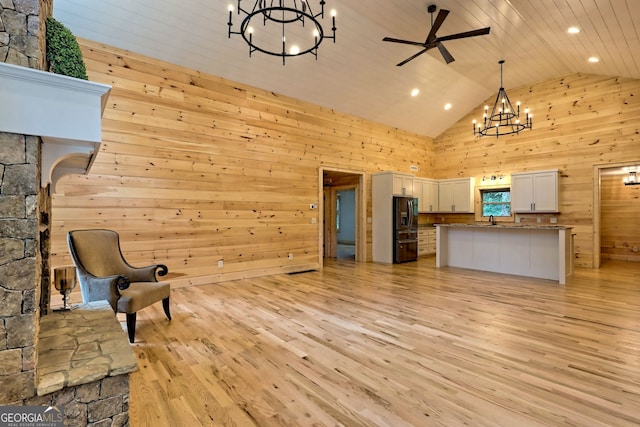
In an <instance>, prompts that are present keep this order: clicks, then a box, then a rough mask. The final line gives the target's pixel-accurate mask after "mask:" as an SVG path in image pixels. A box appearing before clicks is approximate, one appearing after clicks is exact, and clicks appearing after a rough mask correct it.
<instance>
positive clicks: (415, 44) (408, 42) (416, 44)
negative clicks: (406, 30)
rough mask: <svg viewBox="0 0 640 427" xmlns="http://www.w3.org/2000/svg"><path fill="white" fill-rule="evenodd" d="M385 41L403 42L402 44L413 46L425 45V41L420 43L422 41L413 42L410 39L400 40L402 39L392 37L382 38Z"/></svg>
mask: <svg viewBox="0 0 640 427" xmlns="http://www.w3.org/2000/svg"><path fill="white" fill-rule="evenodd" d="M382 41H383V42H393V43H402V44H410V45H412V46H422V47H424V43H420V42H412V41H409V40H400V39H393V38H391V37H385V38H383V39H382Z"/></svg>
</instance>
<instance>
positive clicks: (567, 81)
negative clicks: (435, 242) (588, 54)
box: [434, 74, 640, 267]
mask: <svg viewBox="0 0 640 427" xmlns="http://www.w3.org/2000/svg"><path fill="white" fill-rule="evenodd" d="M497 89H498V88H497V87H496V91H497ZM507 94H508V96H509V98H510V100H511V102H512V103H514V104H515V102H516V101H517V100H520V101H521V102H522V105H523V106H529V107H530V108H531V110H532V113H533V126H534V128H533V130H531V131H526V132H523V133H522V134H520V135H514V136H505V137H500V138H497V139H496V138H488V137H487V138H482V139H477V138H475V137H474V136H473V132H472V120H473V119H474V118H475V119H478V120H480V119H481V118H482V108H483V105H484V104H483V105H479V106H478V107H477V108H476V109H475V110H474V111H472V112H470V113H469V114H468V115H467V116H466V117H465V118H463V119H462V120H460V121H459V122H458V123H457V124H455V125H454V126H452V127H451V128H449V129H448V130H447V131H446V132H444V133H443V134H442V135H440V136H439V137H437V138H436V139H435V141H434V145H435V156H436V158H437V162H436V163H435V176H434V177H435V178H453V177H456V176H460V177H466V176H474V177H476V182H480V181H479V180H481V179H482V176H483V175H497V174H504V175H509V174H510V173H512V172H523V171H535V170H547V169H559V170H560V171H561V178H560V211H561V214H560V215H559V216H558V219H559V223H561V224H566V225H572V226H574V232H575V233H576V236H575V249H576V260H575V261H576V264H575V265H576V266H577V267H592V266H593V245H594V233H597V232H598V230H596V231H595V232H594V205H593V200H594V184H593V169H594V165H609V164H611V165H614V164H617V163H628V162H631V161H636V160H637V161H638V162H639V163H640V80H635V79H625V78H612V77H604V76H596V75H586V74H571V75H568V76H565V77H562V78H558V79H553V80H548V81H544V82H541V83H537V84H533V85H531V86H526V87H520V88H515V89H509V88H507ZM494 99H495V95H493V96H492V97H491V98H489V99H487V100H486V101H485V102H487V103H493V101H494ZM452 175H453V176H452ZM612 215H613V214H612ZM457 218H458V220H459V217H457ZM469 220H470V221H473V219H471V218H469ZM636 224H637V222H636ZM596 228H597V227H596ZM636 228H637V226H636Z"/></svg>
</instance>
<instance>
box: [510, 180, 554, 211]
mask: <svg viewBox="0 0 640 427" xmlns="http://www.w3.org/2000/svg"><path fill="white" fill-rule="evenodd" d="M558 176H559V171H558V170H549V171H539V172H527V173H513V174H511V210H512V211H513V212H516V213H523V212H559V197H558V193H559V191H558Z"/></svg>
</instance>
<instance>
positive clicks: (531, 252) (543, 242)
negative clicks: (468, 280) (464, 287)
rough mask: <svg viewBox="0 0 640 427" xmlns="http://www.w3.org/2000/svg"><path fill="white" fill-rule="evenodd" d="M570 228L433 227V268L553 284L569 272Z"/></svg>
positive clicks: (571, 252) (448, 225) (570, 256)
mask: <svg viewBox="0 0 640 427" xmlns="http://www.w3.org/2000/svg"><path fill="white" fill-rule="evenodd" d="M572 228H573V227H571V226H566V225H560V224H533V223H532V224H527V225H525V224H512V223H504V224H496V225H491V224H490V223H488V222H487V223H467V224H464V223H450V224H436V236H437V237H436V267H444V266H451V267H462V268H469V269H474V270H483V271H492V272H496V273H504V274H517V275H520V276H529V277H537V278H542V279H551V280H557V281H558V282H559V283H560V284H563V285H564V284H566V279H567V276H570V275H571V274H572V272H573V241H572V234H571V230H572Z"/></svg>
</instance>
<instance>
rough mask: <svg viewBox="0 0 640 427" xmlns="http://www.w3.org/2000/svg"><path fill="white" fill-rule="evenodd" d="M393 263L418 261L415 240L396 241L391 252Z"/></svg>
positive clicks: (416, 242)
mask: <svg viewBox="0 0 640 427" xmlns="http://www.w3.org/2000/svg"><path fill="white" fill-rule="evenodd" d="M393 258H394V259H393V262H395V263H401V262H409V261H415V260H417V259H418V241H417V240H397V241H396V242H395V248H394V251H393Z"/></svg>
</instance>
